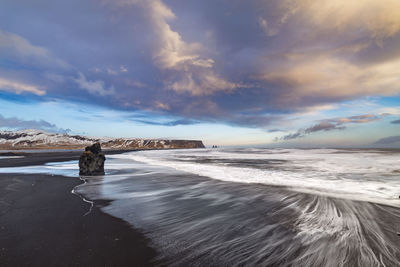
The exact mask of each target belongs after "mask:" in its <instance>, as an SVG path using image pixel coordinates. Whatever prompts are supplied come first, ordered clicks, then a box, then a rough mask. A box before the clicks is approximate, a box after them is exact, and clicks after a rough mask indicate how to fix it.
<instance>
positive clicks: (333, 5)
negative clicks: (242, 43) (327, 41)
mask: <svg viewBox="0 0 400 267" xmlns="http://www.w3.org/2000/svg"><path fill="white" fill-rule="evenodd" d="M281 5H282V6H283V8H284V9H286V12H285V13H284V16H283V17H281V20H285V21H288V20H289V19H291V18H293V17H297V18H298V19H300V20H302V21H305V22H308V23H309V24H310V26H311V25H312V26H313V29H314V30H315V29H317V30H318V29H320V30H324V31H331V32H349V31H351V32H356V33H357V32H358V33H361V34H363V33H367V34H368V35H369V36H370V38H374V39H383V38H386V37H390V36H393V35H395V34H396V33H398V32H399V30H400V17H399V14H400V3H399V1H397V0H381V1H375V0H363V1H352V2H351V3H349V2H348V1H346V0H334V1H332V0H318V1H315V0H284V1H281Z"/></svg>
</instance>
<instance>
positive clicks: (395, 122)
mask: <svg viewBox="0 0 400 267" xmlns="http://www.w3.org/2000/svg"><path fill="white" fill-rule="evenodd" d="M390 123H392V124H400V120H394V121H391V122H390Z"/></svg>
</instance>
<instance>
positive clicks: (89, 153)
mask: <svg viewBox="0 0 400 267" xmlns="http://www.w3.org/2000/svg"><path fill="white" fill-rule="evenodd" d="M105 160H106V156H105V155H104V153H103V152H102V151H101V146H100V143H95V144H93V145H91V146H88V147H86V148H85V152H83V153H82V155H81V157H80V158H79V175H104V161H105Z"/></svg>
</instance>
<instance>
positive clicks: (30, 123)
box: [0, 115, 71, 133]
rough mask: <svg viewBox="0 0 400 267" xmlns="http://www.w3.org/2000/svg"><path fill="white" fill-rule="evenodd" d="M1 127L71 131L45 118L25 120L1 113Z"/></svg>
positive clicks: (60, 131)
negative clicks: (7, 116) (6, 116)
mask: <svg viewBox="0 0 400 267" xmlns="http://www.w3.org/2000/svg"><path fill="white" fill-rule="evenodd" d="M0 127H1V128H8V129H17V130H25V129H38V130H44V131H49V132H57V133H68V132H70V131H71V130H70V129H63V128H59V127H57V125H55V124H52V123H49V122H47V121H44V120H23V119H19V118H16V117H11V118H5V117H3V116H2V115H0Z"/></svg>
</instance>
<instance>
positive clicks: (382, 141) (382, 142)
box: [374, 135, 400, 145]
mask: <svg viewBox="0 0 400 267" xmlns="http://www.w3.org/2000/svg"><path fill="white" fill-rule="evenodd" d="M399 142H400V136H399V135H397V136H389V137H385V138H381V139H379V140H378V141H376V142H375V143H374V144H377V145H390V144H394V143H399Z"/></svg>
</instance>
